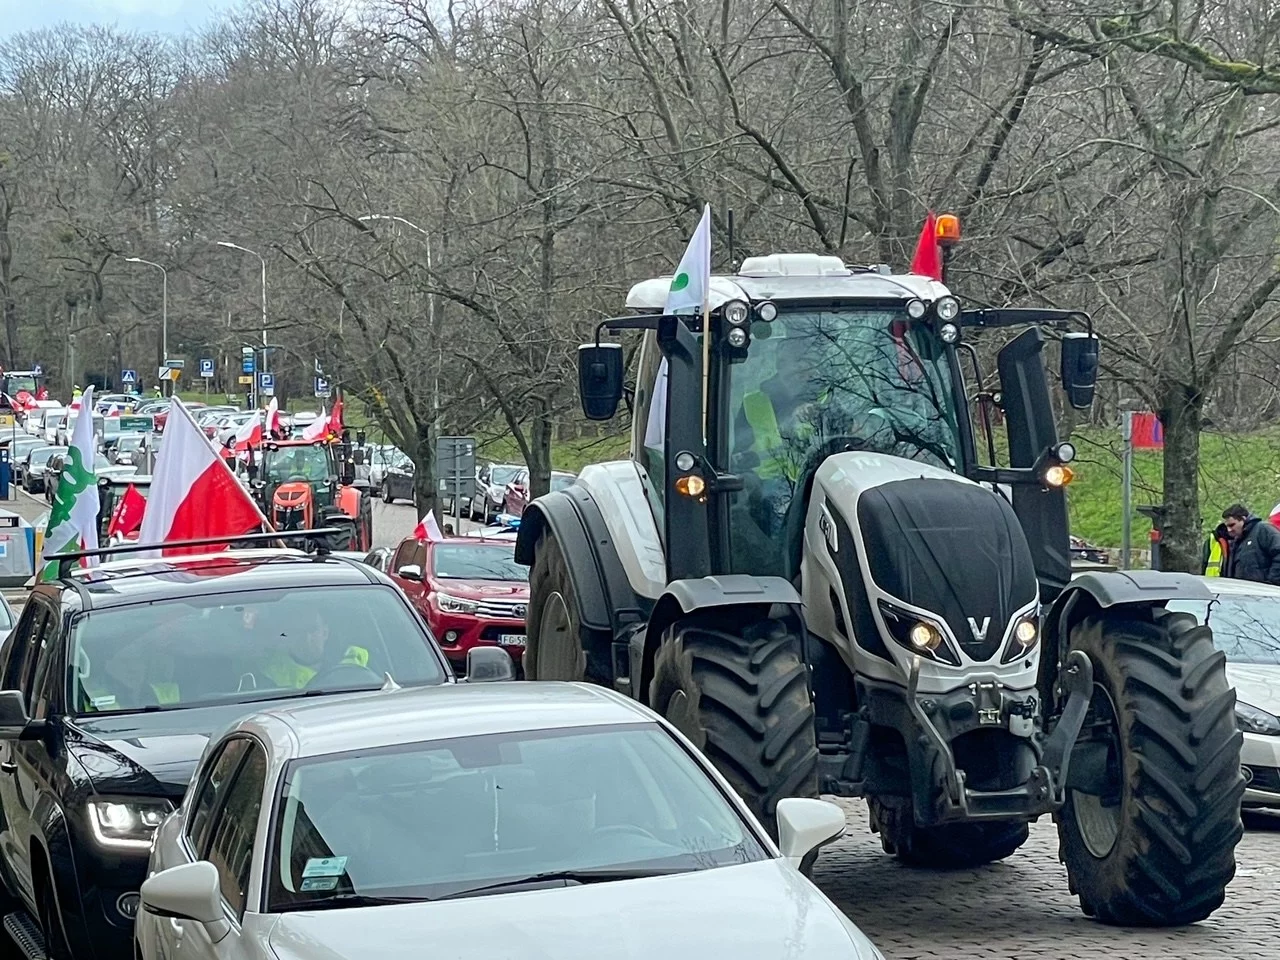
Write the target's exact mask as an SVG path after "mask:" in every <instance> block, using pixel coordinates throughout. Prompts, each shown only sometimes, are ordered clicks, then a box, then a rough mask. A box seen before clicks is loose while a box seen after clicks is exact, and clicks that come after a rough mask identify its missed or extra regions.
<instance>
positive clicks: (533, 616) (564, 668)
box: [524, 530, 612, 686]
mask: <svg viewBox="0 0 1280 960" xmlns="http://www.w3.org/2000/svg"><path fill="white" fill-rule="evenodd" d="M525 632H526V634H527V635H528V639H527V640H526V643H527V647H526V649H525V652H524V673H525V676H526V677H527V678H528V679H530V680H574V681H582V680H589V681H591V682H592V683H598V684H602V685H604V686H608V685H610V683H611V679H612V678H611V677H610V669H611V668H610V664H609V662H608V656H607V654H605V655H604V656H596V657H592V656H591V655H590V652H591V651H594V650H600V649H602V648H603V649H604V650H606V651H607V650H608V648H609V643H608V642H607V641H608V638H602V637H601V636H600V635H599V632H598V631H595V630H591V629H589V628H587V627H584V626H583V625H582V613H581V611H580V610H579V608H578V597H577V593H576V592H575V590H574V588H573V580H572V579H571V578H570V576H569V566H568V564H567V563H566V562H565V559H564V550H563V548H562V547H561V546H560V542H559V541H558V540H556V538H555V534H553V533H552V532H551V531H550V530H547V531H545V532H544V533H543V534H542V538H541V539H540V540H539V541H538V543H537V546H536V547H535V549H534V555H533V569H532V570H530V571H529V615H528V620H527V623H526V627H525Z"/></svg>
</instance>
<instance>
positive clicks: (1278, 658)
mask: <svg viewBox="0 0 1280 960" xmlns="http://www.w3.org/2000/svg"><path fill="white" fill-rule="evenodd" d="M1202 580H1203V583H1204V585H1205V586H1206V587H1208V588H1209V590H1210V591H1211V592H1212V593H1213V594H1214V595H1215V596H1216V597H1217V600H1216V601H1214V602H1213V603H1206V602H1205V601H1203V600H1201V601H1194V600H1175V601H1172V602H1171V603H1170V604H1169V609H1170V610H1177V611H1183V612H1187V613H1192V614H1194V615H1195V616H1196V618H1197V619H1198V620H1199V621H1200V622H1201V623H1204V622H1205V619H1206V617H1207V618H1208V623H1209V626H1210V627H1212V628H1213V643H1214V646H1216V647H1217V648H1218V649H1219V650H1221V651H1222V652H1223V654H1225V655H1226V658H1227V680H1228V681H1230V683H1231V684H1232V686H1234V687H1235V688H1236V726H1238V727H1239V728H1240V730H1241V731H1242V732H1243V733H1244V745H1243V746H1242V747H1241V748H1240V762H1241V764H1242V765H1243V767H1244V772H1245V778H1246V779H1247V780H1248V783H1247V785H1246V787H1245V793H1244V806H1245V807H1246V808H1249V807H1253V808H1268V807H1269V808H1273V809H1280V587H1273V586H1271V585H1270V584H1266V583H1254V582H1252V581H1250V580H1232V579H1228V578H1225V577H1204V578H1202Z"/></svg>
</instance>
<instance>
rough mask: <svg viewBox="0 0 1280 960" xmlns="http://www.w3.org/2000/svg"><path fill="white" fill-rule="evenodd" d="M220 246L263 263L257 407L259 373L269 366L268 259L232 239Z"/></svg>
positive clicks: (255, 385)
mask: <svg viewBox="0 0 1280 960" xmlns="http://www.w3.org/2000/svg"><path fill="white" fill-rule="evenodd" d="M218 246H220V247H230V248H231V249H232V250H239V251H240V252H241V253H247V254H250V255H252V256H255V257H257V258H258V261H259V262H260V263H261V264H262V366H263V368H264V369H262V370H261V371H255V372H254V376H253V405H254V407H255V408H257V407H260V406H261V405H262V404H261V403H260V402H259V401H260V400H261V397H260V396H259V394H258V374H259V373H266V372H267V371H266V369H265V368H266V367H267V261H266V259H265V258H264V257H263V256H262V254H260V253H258V252H257V251H256V250H250V249H249V248H248V247H242V246H240V244H238V243H232V242H231V241H230V240H219V241H218Z"/></svg>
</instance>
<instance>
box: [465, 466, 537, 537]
mask: <svg viewBox="0 0 1280 960" xmlns="http://www.w3.org/2000/svg"><path fill="white" fill-rule="evenodd" d="M523 469H524V464H522V463H487V464H485V465H484V466H483V467H481V468H480V473H479V474H477V476H476V494H475V496H474V497H472V498H471V506H470V509H469V511H468V515H469V516H470V517H471V519H472V520H477V521H479V522H480V523H489V522H490V521H492V520H493V518H494V517H496V516H497V515H498V514H499V513H500V512H501V511H502V501H503V498H504V497H506V495H507V484H508V483H510V482H511V481H512V480H514V479H515V477H516V474H518V473H519V472H520V471H521V470H523Z"/></svg>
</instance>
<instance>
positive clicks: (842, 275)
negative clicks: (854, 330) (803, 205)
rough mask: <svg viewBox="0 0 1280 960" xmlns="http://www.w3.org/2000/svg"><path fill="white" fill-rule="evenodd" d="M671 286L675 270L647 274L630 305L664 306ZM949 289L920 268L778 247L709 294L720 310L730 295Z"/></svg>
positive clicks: (896, 294) (895, 296) (922, 295)
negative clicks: (857, 263) (860, 263)
mask: <svg viewBox="0 0 1280 960" xmlns="http://www.w3.org/2000/svg"><path fill="white" fill-rule="evenodd" d="M670 290H671V276H670V275H668V276H663V277H655V278H654V279H652V280H642V281H641V282H640V283H637V284H636V285H635V286H633V287H632V288H631V290H630V292H629V293H628V294H627V307H628V309H632V310H662V309H663V308H664V307H665V306H666V303H667V294H668V292H670ZM949 293H950V291H949V290H948V289H947V288H946V287H945V286H944V285H943V284H941V283H938V282H937V281H936V280H933V279H930V278H929V277H924V276H920V275H919V274H914V273H901V274H891V273H881V272H879V271H878V270H868V269H866V268H851V267H849V266H847V265H846V264H845V263H844V262H843V261H842V260H841V259H840V258H839V257H830V256H821V255H819V254H813V253H773V254H769V255H768V256H763V257H748V258H747V259H746V260H745V261H743V264H742V267H741V268H740V269H739V270H738V273H737V275H735V276H713V277H712V278H711V286H710V288H709V290H708V294H709V295H708V297H707V299H708V306H709V307H710V309H712V310H715V309H716V308H717V307H720V306H721V305H723V304H724V303H726V302H727V301H729V300H748V301H758V300H810V299H820V300H828V299H830V300H841V299H849V300H859V299H869V300H871V299H874V300H886V299H887V300H911V299H916V298H918V299H920V300H924V301H926V302H931V301H933V300H937V299H938V298H939V297H945V296H947V295H948V294H949Z"/></svg>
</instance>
